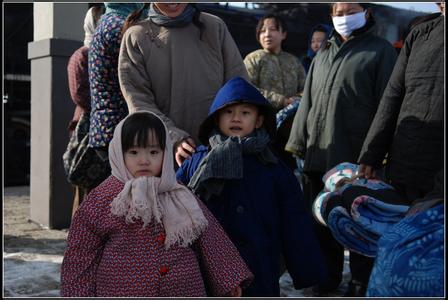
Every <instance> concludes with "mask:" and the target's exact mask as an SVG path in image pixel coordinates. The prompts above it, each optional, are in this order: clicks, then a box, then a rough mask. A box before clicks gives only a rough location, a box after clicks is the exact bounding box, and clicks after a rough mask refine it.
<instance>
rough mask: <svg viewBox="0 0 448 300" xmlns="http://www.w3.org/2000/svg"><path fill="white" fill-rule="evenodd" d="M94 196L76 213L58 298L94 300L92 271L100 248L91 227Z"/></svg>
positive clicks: (94, 218) (101, 241) (95, 229)
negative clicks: (92, 298) (90, 299)
mask: <svg viewBox="0 0 448 300" xmlns="http://www.w3.org/2000/svg"><path fill="white" fill-rule="evenodd" d="M94 197H95V196H94V195H92V194H89V195H88V196H87V198H86V199H85V200H84V202H86V203H83V205H81V206H80V208H79V209H78V210H77V212H76V214H75V216H74V218H73V221H72V224H71V226H70V231H69V234H68V239H67V248H66V250H65V253H64V260H63V261H62V266H61V296H62V297H95V296H96V270H97V267H98V264H99V262H100V260H101V253H102V248H103V247H104V239H103V236H101V235H100V234H99V231H98V227H97V225H96V224H95V222H96V221H97V220H99V219H100V218H99V217H98V216H97V215H96V212H95V207H94V206H93V205H89V203H91V202H94V201H92V200H97V199H94Z"/></svg>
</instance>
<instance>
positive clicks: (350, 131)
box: [285, 22, 397, 172]
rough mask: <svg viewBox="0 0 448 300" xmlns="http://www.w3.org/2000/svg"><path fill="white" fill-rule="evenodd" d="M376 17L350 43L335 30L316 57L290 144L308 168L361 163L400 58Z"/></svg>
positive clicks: (316, 168) (290, 148) (289, 146)
mask: <svg viewBox="0 0 448 300" xmlns="http://www.w3.org/2000/svg"><path fill="white" fill-rule="evenodd" d="M372 26H373V22H368V23H367V24H366V25H365V26H364V27H363V28H360V29H358V30H357V31H355V32H353V34H352V36H351V37H350V38H349V39H348V40H347V41H346V42H344V43H342V42H341V40H340V37H339V35H338V34H334V35H333V36H332V37H331V38H330V39H329V40H328V42H327V44H326V46H325V47H323V48H322V49H321V50H320V51H319V52H318V54H317V55H316V57H315V58H314V60H313V62H312V64H311V67H310V70H309V73H308V77H307V79H306V82H305V88H304V94H303V97H302V101H301V104H300V106H299V109H298V110H297V113H296V115H295V118H294V123H293V126H292V130H291V135H290V137H289V140H288V143H287V145H286V147H285V149H286V150H287V151H290V152H292V153H294V154H296V155H298V156H299V157H301V158H302V159H303V158H304V159H305V165H304V171H305V172H310V171H314V172H326V171H327V170H329V169H331V168H332V167H334V166H335V165H337V164H339V163H341V162H352V163H356V161H357V159H358V156H359V153H360V151H361V147H362V144H363V142H364V139H365V137H366V135H367V131H368V130H369V127H370V123H371V122H372V120H373V118H374V116H375V112H376V110H377V107H378V104H379V102H380V99H381V96H382V94H383V91H384V89H385V87H386V84H387V82H388V80H389V76H390V74H391V72H392V69H393V67H394V64H395V60H396V57H397V54H396V51H395V49H394V48H393V47H392V45H391V44H390V43H389V42H388V41H387V40H385V39H383V38H380V37H377V36H375V35H374V34H373V33H372Z"/></svg>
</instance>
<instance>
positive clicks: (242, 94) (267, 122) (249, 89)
mask: <svg viewBox="0 0 448 300" xmlns="http://www.w3.org/2000/svg"><path fill="white" fill-rule="evenodd" d="M236 103H250V104H253V105H256V106H257V107H258V109H259V112H260V114H261V115H263V116H264V122H263V126H264V127H265V128H266V130H267V131H268V133H269V135H270V136H271V138H274V136H275V128H276V127H275V113H274V109H273V107H272V105H271V103H269V101H268V100H267V99H266V98H265V97H264V96H263V95H262V94H261V93H260V92H259V91H258V89H257V88H256V87H254V86H253V85H252V84H250V83H249V82H247V81H246V80H245V79H244V78H242V77H234V78H232V79H230V80H229V81H227V83H226V84H225V85H224V86H223V87H222V88H221V89H220V90H219V91H218V93H217V94H216V96H215V100H214V101H213V103H212V105H211V107H210V110H209V111H208V117H207V118H206V119H205V120H204V122H202V124H201V126H200V127H199V134H198V136H199V140H200V141H201V143H203V144H208V139H209V136H210V133H211V132H212V130H213V127H215V124H214V119H215V116H216V115H217V111H218V110H220V109H221V108H223V107H225V106H228V105H231V104H236Z"/></svg>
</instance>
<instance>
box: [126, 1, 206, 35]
mask: <svg viewBox="0 0 448 300" xmlns="http://www.w3.org/2000/svg"><path fill="white" fill-rule="evenodd" d="M188 5H191V6H192V7H193V8H194V10H195V11H194V14H193V20H192V23H193V24H194V25H195V26H196V27H197V28H198V29H199V39H200V40H202V34H203V33H204V30H205V24H204V23H202V22H201V20H199V16H200V14H201V11H200V9H199V8H198V7H197V5H196V4H193V3H189V4H188ZM148 7H149V3H145V5H144V6H143V7H142V8H141V9H140V10H136V11H134V12H133V13H131V14H130V15H129V16H128V17H127V18H126V21H124V24H123V28H122V29H121V36H124V33H125V32H126V30H128V29H129V28H130V27H132V26H134V25H135V24H137V22H138V20H139V19H140V18H141V16H142V13H143V11H145V9H147V8H148Z"/></svg>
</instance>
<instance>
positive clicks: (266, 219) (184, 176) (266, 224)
mask: <svg viewBox="0 0 448 300" xmlns="http://www.w3.org/2000/svg"><path fill="white" fill-rule="evenodd" d="M274 134H275V114H274V111H273V109H272V107H271V105H270V103H269V102H268V101H267V100H266V98H264V97H263V96H262V95H261V94H260V92H259V91H258V90H257V89H256V88H255V87H254V86H252V85H251V84H250V83H248V82H247V81H246V80H244V79H243V78H241V77H235V78H233V79H231V80H229V81H228V82H227V83H226V84H225V85H224V86H223V87H222V88H221V89H220V90H219V91H218V93H217V95H216V97H215V100H214V102H213V103H212V106H211V108H210V111H209V114H208V117H207V118H206V119H205V121H204V122H203V123H202V124H201V127H200V129H199V139H200V141H201V142H202V143H203V145H201V146H199V147H198V148H197V149H196V151H195V153H194V154H192V157H191V158H189V159H188V160H186V161H184V163H183V164H182V166H181V167H180V168H179V169H178V171H177V178H178V180H180V181H181V182H183V183H184V184H188V186H189V187H190V188H192V189H193V191H195V193H196V194H197V195H198V196H199V197H200V198H201V199H202V200H203V201H204V203H205V204H206V205H207V206H208V208H209V209H210V210H211V212H212V213H213V214H214V215H215V217H216V218H217V219H218V221H219V222H220V223H221V225H222V226H223V228H224V230H225V231H226V232H227V234H228V235H229V237H230V239H231V240H232V241H233V243H234V244H235V246H236V247H237V248H238V250H239V252H240V254H241V256H242V257H243V259H244V260H245V262H246V263H247V265H248V266H249V268H250V270H251V271H252V272H253V274H254V275H255V279H254V281H253V283H252V285H251V286H250V287H248V288H247V289H246V290H245V291H243V296H258V297H260V296H266V297H268V296H279V295H280V287H279V275H281V274H279V273H280V256H281V255H283V257H284V259H285V263H286V267H287V269H288V272H289V273H290V275H291V277H292V279H293V282H294V287H295V288H296V289H301V288H304V287H308V286H312V285H315V284H317V283H319V282H321V281H323V280H325V278H326V276H327V272H326V269H325V267H324V265H323V263H322V257H321V253H320V248H319V245H318V243H317V240H316V238H315V236H314V233H313V227H312V223H311V217H310V215H309V214H308V213H307V212H306V211H305V206H304V203H303V199H302V198H303V196H302V191H301V189H300V185H299V183H298V181H297V179H296V178H295V177H294V174H293V173H292V172H291V171H290V170H289V169H288V168H287V167H286V165H284V164H283V163H282V162H281V161H280V160H279V159H278V158H277V157H276V156H275V155H274V154H273V153H272V152H271V150H270V148H269V144H270V142H271V139H272V138H273V136H274Z"/></svg>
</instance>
